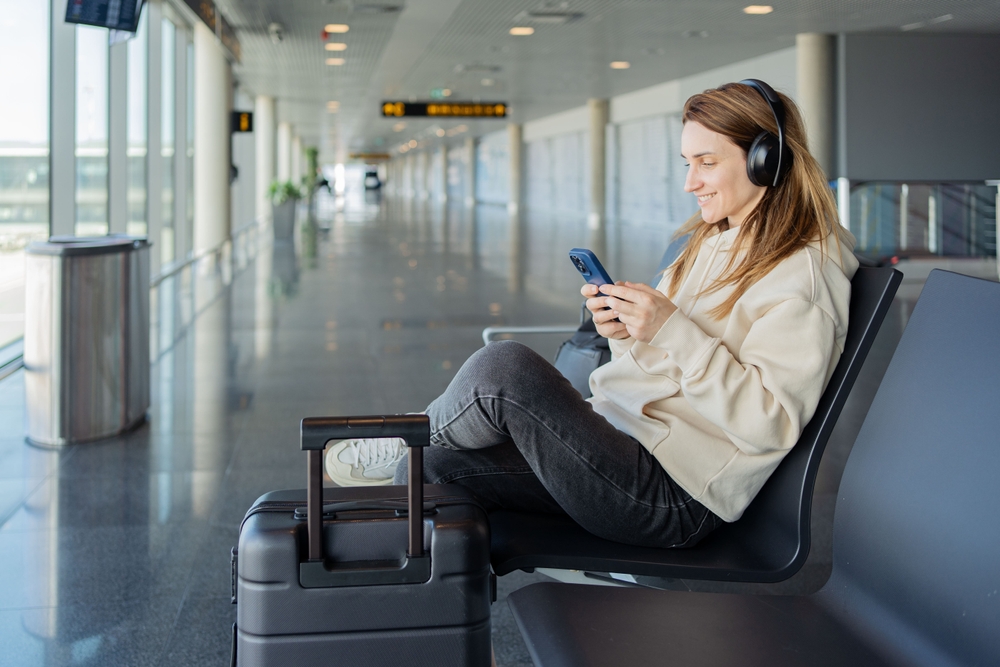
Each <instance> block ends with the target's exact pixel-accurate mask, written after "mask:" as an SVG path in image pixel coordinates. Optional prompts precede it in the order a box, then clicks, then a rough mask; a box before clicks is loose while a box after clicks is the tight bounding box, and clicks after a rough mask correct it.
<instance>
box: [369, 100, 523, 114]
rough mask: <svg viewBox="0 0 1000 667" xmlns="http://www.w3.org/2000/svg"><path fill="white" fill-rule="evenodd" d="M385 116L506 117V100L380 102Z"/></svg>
mask: <svg viewBox="0 0 1000 667" xmlns="http://www.w3.org/2000/svg"><path fill="white" fill-rule="evenodd" d="M382 115H383V116H385V117H387V118H399V117H400V116H423V117H434V118H506V116H507V103H506V102H437V101H435V102H382Z"/></svg>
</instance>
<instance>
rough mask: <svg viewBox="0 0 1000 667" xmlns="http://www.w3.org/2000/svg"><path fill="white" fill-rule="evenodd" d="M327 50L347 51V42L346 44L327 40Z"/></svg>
mask: <svg viewBox="0 0 1000 667" xmlns="http://www.w3.org/2000/svg"><path fill="white" fill-rule="evenodd" d="M326 50H327V51H346V50H347V44H344V43H343V42H327V45H326Z"/></svg>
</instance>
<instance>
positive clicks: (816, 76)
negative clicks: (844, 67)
mask: <svg viewBox="0 0 1000 667" xmlns="http://www.w3.org/2000/svg"><path fill="white" fill-rule="evenodd" d="M795 47H796V48H795V51H796V54H797V55H796V57H797V60H798V63H797V69H798V73H797V79H798V81H797V87H798V100H797V102H798V104H799V109H801V110H802V117H803V119H804V120H805V124H806V135H807V137H808V141H809V152H810V153H812V154H813V157H815V158H816V161H817V162H819V166H820V167H821V168H822V169H823V171H824V172H826V175H827V178H829V179H832V178H834V177H835V176H836V175H837V173H836V164H835V143H834V138H835V124H836V116H835V103H836V78H835V76H836V74H835V72H836V59H837V58H836V56H837V38H836V37H835V36H834V35H823V34H819V33H801V34H798V35H796V36H795Z"/></svg>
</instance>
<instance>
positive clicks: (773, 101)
mask: <svg viewBox="0 0 1000 667" xmlns="http://www.w3.org/2000/svg"><path fill="white" fill-rule="evenodd" d="M740 83H742V84H743V85H745V86H750V87H751V88H753V89H754V90H756V91H757V92H758V93H760V95H761V97H763V98H764V101H765V102H767V106H768V107H769V108H770V109H771V113H772V114H773V115H774V121H775V123H777V125H778V166H777V168H776V169H775V171H774V182H773V183H771V185H772V186H777V185H778V181H779V180H780V179H781V173H782V169H783V167H784V164H785V105H784V103H783V102H782V101H781V98H780V97H779V96H778V93H776V92H775V91H774V88H772V87H771V86H769V85H767V84H766V83H764V82H763V81H761V80H759V79H743V80H742V81H740ZM765 131H766V130H765Z"/></svg>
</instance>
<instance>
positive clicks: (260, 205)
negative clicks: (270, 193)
mask: <svg viewBox="0 0 1000 667" xmlns="http://www.w3.org/2000/svg"><path fill="white" fill-rule="evenodd" d="M253 126H254V127H253V132H254V144H255V146H254V148H255V158H254V159H255V160H256V162H257V164H256V169H255V170H254V172H255V174H256V181H257V184H256V192H255V201H256V211H255V212H256V215H257V220H265V219H270V217H271V201H270V200H269V199H268V197H267V189H268V188H269V187H270V186H271V181H273V180H274V98H273V97H271V96H269V95H258V96H257V99H256V100H255V102H254V110H253Z"/></svg>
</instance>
